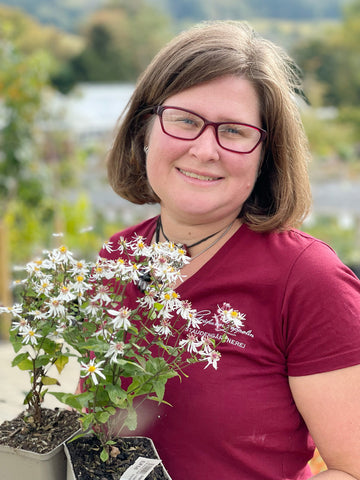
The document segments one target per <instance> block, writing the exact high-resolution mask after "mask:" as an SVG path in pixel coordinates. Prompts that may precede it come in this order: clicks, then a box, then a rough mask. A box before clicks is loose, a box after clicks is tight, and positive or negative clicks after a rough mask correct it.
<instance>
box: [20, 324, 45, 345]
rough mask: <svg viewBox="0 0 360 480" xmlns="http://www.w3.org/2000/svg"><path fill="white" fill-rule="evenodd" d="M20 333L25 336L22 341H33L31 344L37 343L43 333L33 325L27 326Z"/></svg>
mask: <svg viewBox="0 0 360 480" xmlns="http://www.w3.org/2000/svg"><path fill="white" fill-rule="evenodd" d="M19 334H20V335H22V336H23V337H24V338H23V341H22V343H23V344H24V345H27V344H29V343H31V345H37V343H38V341H37V338H39V337H41V335H40V334H38V333H36V330H35V329H34V328H31V327H28V328H25V329H24V330H23V331H22V332H20V331H19Z"/></svg>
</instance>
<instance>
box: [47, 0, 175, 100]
mask: <svg viewBox="0 0 360 480" xmlns="http://www.w3.org/2000/svg"><path fill="white" fill-rule="evenodd" d="M139 32H141V35H139ZM84 36H85V39H86V46H85V48H84V50H83V51H82V52H81V53H80V54H79V55H77V56H74V57H73V58H72V59H71V60H70V62H68V63H66V65H65V68H64V69H62V70H61V71H59V72H58V74H56V75H54V76H53V79H52V81H53V83H54V84H55V85H56V86H57V87H58V88H60V89H62V90H63V91H66V89H67V90H68V89H69V88H70V87H71V86H72V85H73V84H75V83H77V82H81V81H85V82H105V81H106V82H109V81H110V82H121V81H135V79H136V78H137V77H138V76H139V74H140V73H141V72H142V71H143V70H144V68H145V67H146V66H147V64H148V63H149V61H150V60H151V59H152V57H153V56H154V55H155V53H156V52H157V51H158V49H159V48H160V47H161V46H162V45H163V44H164V43H165V41H167V40H168V39H169V38H170V36H171V32H170V23H169V19H168V18H166V17H165V16H164V15H163V14H162V13H160V12H157V11H156V10H154V9H153V8H151V7H149V6H148V5H147V4H146V3H145V1H144V0H137V1H136V2H132V3H131V5H129V4H127V3H125V4H123V3H120V5H116V6H110V7H107V8H104V9H102V10H99V11H97V12H96V13H94V14H93V15H92V17H91V18H90V19H89V20H88V22H87V27H86V29H85V33H84Z"/></svg>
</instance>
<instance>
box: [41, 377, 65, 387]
mask: <svg viewBox="0 0 360 480" xmlns="http://www.w3.org/2000/svg"><path fill="white" fill-rule="evenodd" d="M41 382H42V384H43V385H60V383H59V381H58V380H57V379H56V378H51V377H47V376H44V377H41Z"/></svg>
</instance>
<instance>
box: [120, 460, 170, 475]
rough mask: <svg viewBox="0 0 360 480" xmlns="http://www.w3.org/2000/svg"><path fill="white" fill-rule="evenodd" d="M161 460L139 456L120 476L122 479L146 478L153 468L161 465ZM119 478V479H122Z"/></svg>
mask: <svg viewBox="0 0 360 480" xmlns="http://www.w3.org/2000/svg"><path fill="white" fill-rule="evenodd" d="M159 463H161V460H156V459H154V458H145V457H138V458H137V459H136V461H135V463H134V464H133V465H131V466H130V467H129V468H128V469H127V470H126V471H125V473H123V474H122V475H121V477H120V479H121V480H145V478H146V477H147V476H148V475H149V473H150V472H151V470H152V469H153V468H154V467H156V465H159ZM120 479H119V480H120Z"/></svg>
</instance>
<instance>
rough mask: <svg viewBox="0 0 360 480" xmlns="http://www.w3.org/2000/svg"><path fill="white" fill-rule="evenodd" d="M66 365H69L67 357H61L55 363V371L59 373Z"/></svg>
mask: <svg viewBox="0 0 360 480" xmlns="http://www.w3.org/2000/svg"><path fill="white" fill-rule="evenodd" d="M67 363H69V357H68V356H66V355H61V356H60V357H59V358H58V359H57V360H56V362H55V367H56V368H57V371H58V372H59V373H61V372H62V371H63V369H64V367H65V365H66V364H67Z"/></svg>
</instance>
